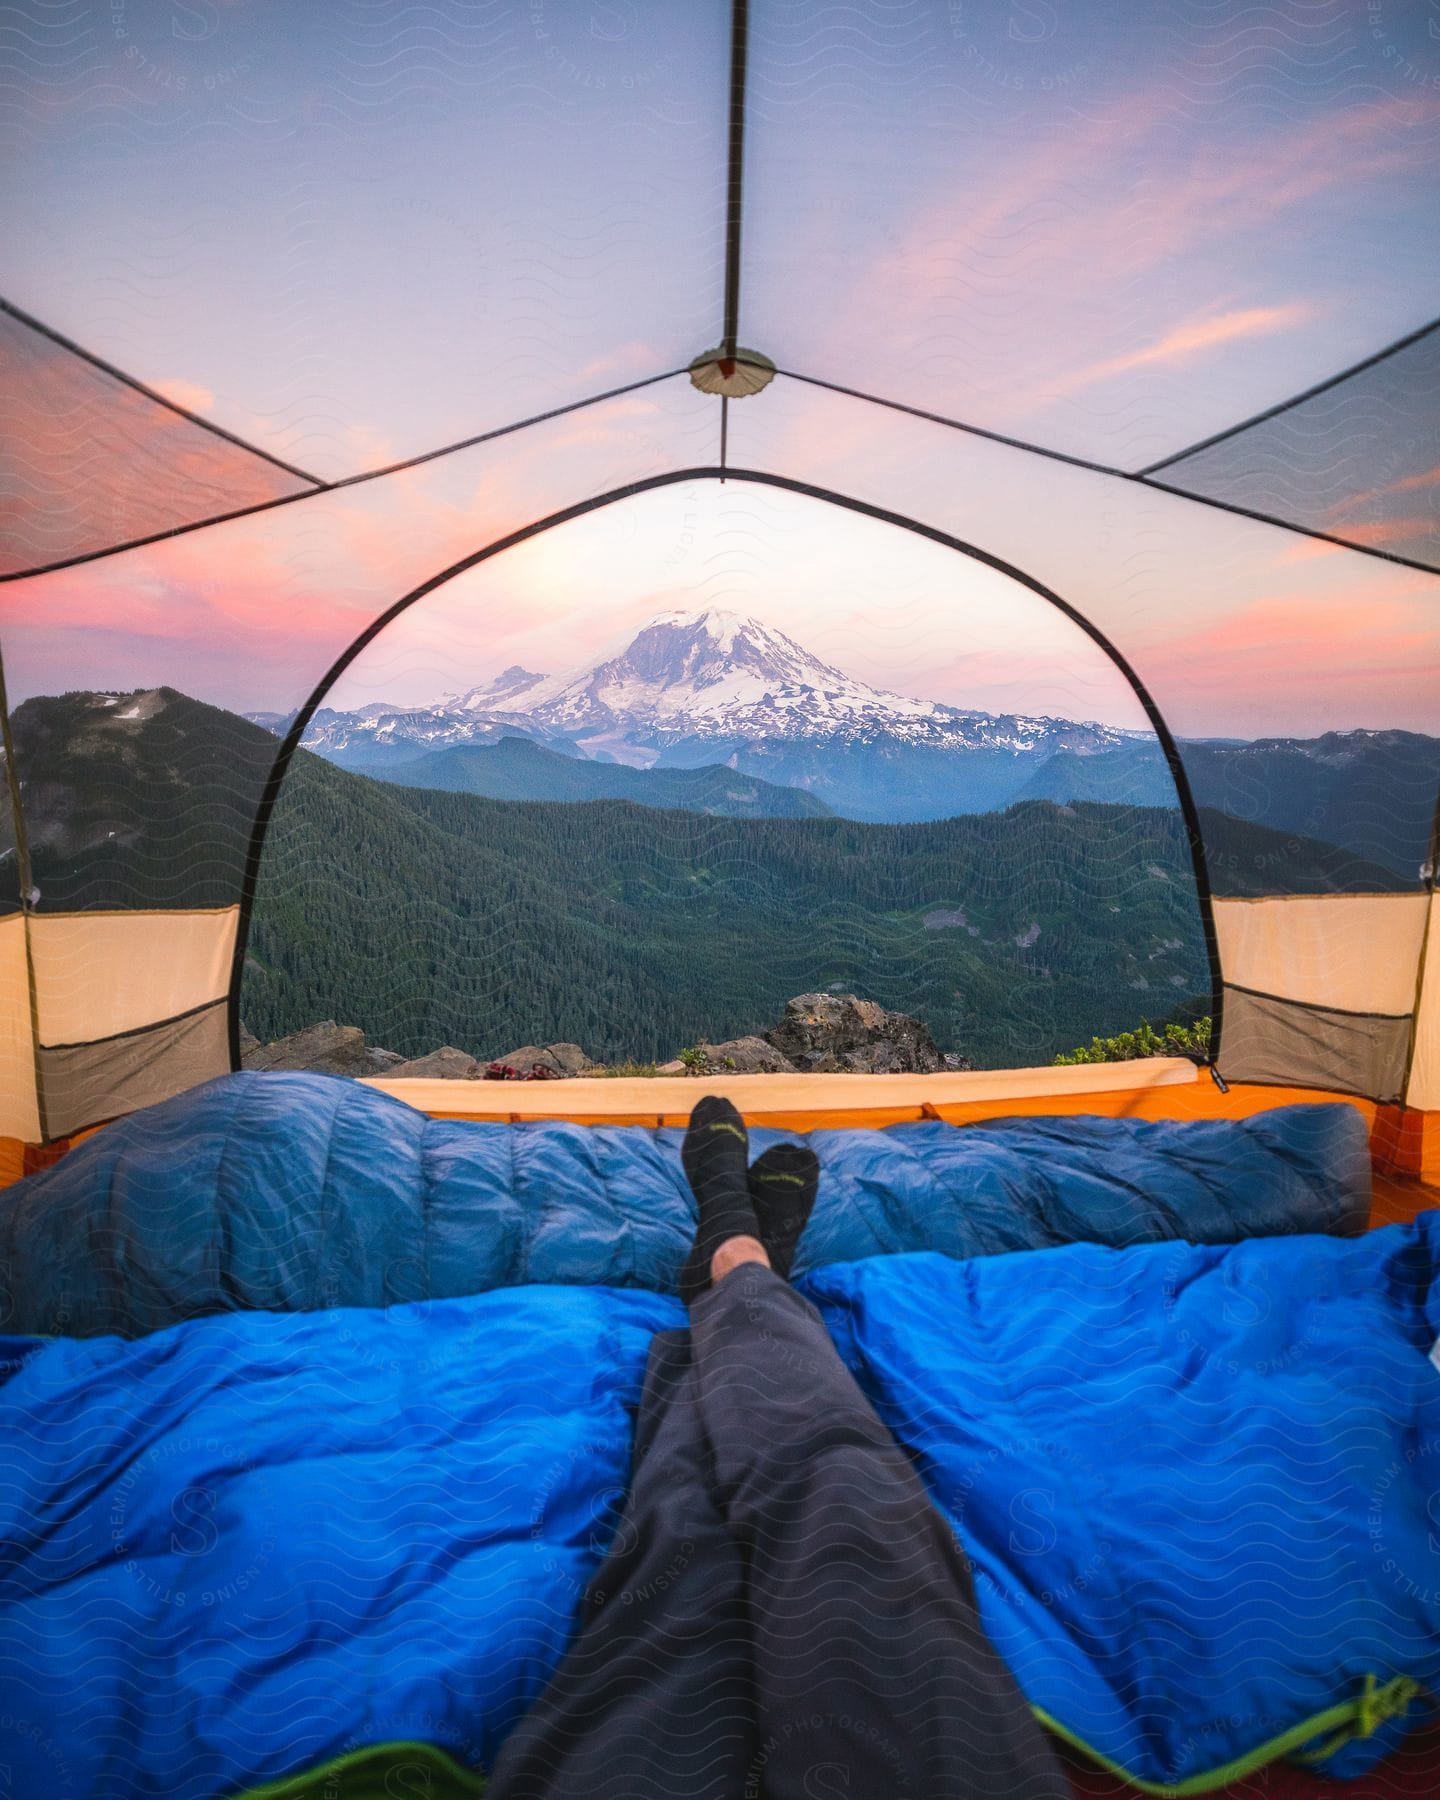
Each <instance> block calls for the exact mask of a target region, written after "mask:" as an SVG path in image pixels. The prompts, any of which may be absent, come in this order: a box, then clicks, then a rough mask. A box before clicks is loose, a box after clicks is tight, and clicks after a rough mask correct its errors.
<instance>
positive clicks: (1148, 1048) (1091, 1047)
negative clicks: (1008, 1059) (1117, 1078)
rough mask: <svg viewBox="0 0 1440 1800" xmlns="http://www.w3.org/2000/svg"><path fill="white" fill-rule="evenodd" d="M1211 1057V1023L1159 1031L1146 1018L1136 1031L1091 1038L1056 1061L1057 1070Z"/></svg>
mask: <svg viewBox="0 0 1440 1800" xmlns="http://www.w3.org/2000/svg"><path fill="white" fill-rule="evenodd" d="M1209 1055H1210V1021H1209V1019H1208V1018H1206V1019H1197V1020H1196V1021H1195V1023H1194V1024H1193V1025H1190V1026H1186V1025H1174V1024H1171V1025H1166V1026H1165V1027H1164V1029H1163V1030H1161V1031H1156V1029H1155V1027H1154V1026H1153V1025H1152V1024H1151V1023H1150V1021H1149V1020H1148V1019H1142V1020H1141V1021H1140V1025H1139V1027H1138V1029H1137V1030H1135V1031H1122V1032H1121V1033H1120V1035H1119V1036H1118V1037H1108V1038H1101V1037H1096V1038H1091V1040H1090V1042H1089V1043H1088V1044H1082V1045H1081V1046H1080V1048H1079V1049H1078V1050H1072V1051H1070V1053H1069V1054H1068V1055H1064V1056H1057V1057H1056V1058H1055V1067H1056V1068H1067V1067H1070V1066H1072V1065H1074V1064H1075V1063H1110V1062H1134V1061H1135V1060H1136V1059H1137V1058H1139V1057H1142V1056H1201V1057H1206V1058H1208V1057H1209Z"/></svg>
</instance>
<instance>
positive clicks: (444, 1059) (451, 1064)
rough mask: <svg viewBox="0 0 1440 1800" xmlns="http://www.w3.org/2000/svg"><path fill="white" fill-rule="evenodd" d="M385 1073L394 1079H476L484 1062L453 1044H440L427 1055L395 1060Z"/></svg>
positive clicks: (478, 1077) (480, 1074) (482, 1069)
mask: <svg viewBox="0 0 1440 1800" xmlns="http://www.w3.org/2000/svg"><path fill="white" fill-rule="evenodd" d="M385 1073H386V1075H387V1076H388V1077H390V1078H392V1079H394V1080H395V1081H478V1080H479V1079H480V1077H481V1076H482V1075H483V1074H484V1073H485V1067H484V1064H483V1063H481V1062H479V1061H477V1060H476V1058H475V1057H473V1056H471V1055H470V1053H469V1052H468V1051H466V1050H457V1049H456V1048H455V1046H454V1045H453V1044H442V1045H441V1046H440V1048H439V1049H438V1050H432V1051H431V1052H430V1054H429V1055H428V1056H413V1057H411V1059H410V1060H409V1062H397V1063H396V1064H395V1066H394V1067H393V1068H391V1069H387V1070H386V1071H385Z"/></svg>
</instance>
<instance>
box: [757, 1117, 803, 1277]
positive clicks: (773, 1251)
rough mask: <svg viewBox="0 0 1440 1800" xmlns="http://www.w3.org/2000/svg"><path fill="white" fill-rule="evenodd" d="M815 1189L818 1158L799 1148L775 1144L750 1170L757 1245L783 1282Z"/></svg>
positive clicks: (789, 1267)
mask: <svg viewBox="0 0 1440 1800" xmlns="http://www.w3.org/2000/svg"><path fill="white" fill-rule="evenodd" d="M819 1185H820V1161H819V1158H818V1157H817V1156H816V1155H815V1152H814V1151H813V1150H809V1149H807V1148H806V1147H805V1146H804V1145H803V1144H776V1145H775V1147H774V1148H773V1149H771V1150H767V1151H766V1152H765V1154H764V1155H763V1156H761V1157H757V1158H756V1160H755V1162H754V1164H753V1165H752V1167H751V1169H750V1200H751V1204H752V1205H753V1206H754V1208H755V1217H756V1218H757V1219H758V1220H759V1221H760V1242H761V1243H762V1244H763V1245H764V1246H765V1252H766V1254H767V1255H768V1256H769V1258H770V1267H771V1268H772V1269H774V1271H775V1273H776V1274H777V1275H783V1276H784V1277H785V1278H786V1280H788V1279H789V1276H790V1269H791V1265H792V1264H793V1263H794V1261H795V1250H796V1246H797V1245H798V1244H799V1242H800V1234H801V1232H803V1231H804V1229H805V1223H806V1221H807V1220H808V1219H809V1217H810V1209H811V1208H812V1207H813V1206H814V1204H815V1192H816V1189H817V1188H818V1187H819Z"/></svg>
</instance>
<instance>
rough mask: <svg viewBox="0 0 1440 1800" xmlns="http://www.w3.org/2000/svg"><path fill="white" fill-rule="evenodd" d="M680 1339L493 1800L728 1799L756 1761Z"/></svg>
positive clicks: (742, 1646)
mask: <svg viewBox="0 0 1440 1800" xmlns="http://www.w3.org/2000/svg"><path fill="white" fill-rule="evenodd" d="M709 1462H710V1451H709V1445H708V1443H707V1441H706V1438H705V1434H704V1429H703V1426H702V1423H701V1417H700V1409H699V1405H698V1397H697V1395H696V1391H695V1375H694V1370H693V1367H692V1365H691V1356H690V1346H689V1334H688V1333H687V1332H684V1331H676V1332H661V1333H660V1334H659V1335H658V1336H657V1337H656V1338H655V1340H654V1342H653V1344H652V1346H651V1351H650V1360H649V1364H648V1366H647V1369H646V1376H645V1388H644V1395H643V1398H642V1401H641V1406H640V1413H639V1417H638V1419H637V1422H636V1434H635V1450H634V1457H633V1463H632V1475H631V1484H630V1492H629V1496H628V1498H627V1500H626V1504H625V1507H624V1510H623V1513H622V1515H621V1519H620V1525H619V1529H618V1530H617V1532H616V1534H615V1538H614V1541H613V1544H612V1546H611V1548H610V1551H609V1553H608V1554H607V1556H606V1557H605V1560H604V1561H603V1562H602V1563H601V1565H600V1567H599V1569H598V1570H597V1571H596V1573H595V1576H594V1579H593V1580H592V1581H591V1583H590V1585H589V1587H588V1588H587V1589H586V1592H585V1597H584V1601H583V1603H582V1606H581V1613H580V1629H579V1632H578V1634H577V1636H576V1638H575V1639H574V1641H573V1642H572V1644H571V1646H570V1648H569V1650H568V1651H567V1652H566V1655H565V1659H564V1661H563V1662H562V1663H561V1665H560V1668H559V1669H558V1670H557V1671H556V1673H555V1676H554V1678H553V1680H552V1681H551V1683H550V1685H549V1687H547V1688H546V1690H545V1692H544V1693H543V1694H542V1695H541V1697H540V1699H539V1700H538V1701H537V1702H536V1704H535V1705H534V1707H533V1708H532V1709H531V1710H530V1712H529V1713H527V1714H526V1715H525V1717H524V1718H523V1719H522V1720H521V1721H520V1723H519V1724H518V1725H517V1726H516V1728H515V1729H514V1731H513V1732H512V1733H511V1734H510V1736H509V1737H508V1738H507V1739H506V1741H505V1744H504V1745H503V1747H502V1749H501V1751H500V1755H499V1757H498V1758H497V1760H496V1764H495V1767H494V1770H493V1772H492V1775H491V1780H490V1785H489V1788H488V1789H487V1793H488V1794H489V1796H490V1800H578V1797H579V1796H582V1795H583V1796H587V1797H589V1800H610V1796H615V1800H620V1797H621V1796H624V1800H695V1797H696V1796H698V1797H699V1800H735V1796H736V1795H738V1794H740V1793H741V1791H742V1784H743V1780H744V1772H745V1770H746V1768H747V1767H748V1766H749V1764H750V1762H751V1761H752V1760H753V1756H754V1714H753V1702H752V1694H751V1674H750V1640H749V1631H748V1628H747V1623H746V1611H745V1596H744V1579H743V1568H742V1565H741V1560H740V1556H739V1552H738V1549H737V1547H736V1545H735V1542H734V1540H733V1538H732V1537H731V1535H730V1533H729V1530H728V1527H727V1526H726V1524H725V1522H724V1520H723V1519H722V1518H721V1516H720V1514H719V1512H718V1511H717V1509H716V1507H715V1505H714V1501H713V1499H712V1497H711V1492H710V1481H711V1470H710V1467H709Z"/></svg>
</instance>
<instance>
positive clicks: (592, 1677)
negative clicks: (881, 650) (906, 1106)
mask: <svg viewBox="0 0 1440 1800" xmlns="http://www.w3.org/2000/svg"><path fill="white" fill-rule="evenodd" d="M488 1792H489V1796H490V1800H559V1797H560V1796H564V1797H565V1800H582V1797H584V1796H591V1797H593V1800H609V1797H611V1796H614V1797H615V1800H621V1796H624V1797H625V1800H750V1797H751V1796H757V1797H758V1796H768V1797H769V1800H803V1797H809V1796H813V1797H815V1800H831V1797H833V1800H894V1797H897V1796H904V1797H908V1796H911V1795H913V1796H915V1800H952V1797H953V1800H960V1797H961V1796H964V1797H965V1800H1070V1795H1071V1790H1070V1786H1069V1784H1068V1782H1067V1781H1066V1780H1065V1778H1064V1776H1063V1775H1062V1774H1061V1772H1060V1768H1059V1765H1058V1764H1057V1762H1056V1759H1055V1756H1054V1754H1053V1752H1052V1751H1051V1749H1050V1746H1049V1743H1048V1741H1047V1740H1046V1738H1045V1736H1044V1734H1043V1733H1042V1732H1041V1730H1040V1727H1039V1726H1038V1725H1037V1724H1036V1722H1035V1720H1034V1718H1033V1716H1032V1715H1031V1713H1030V1711H1029V1709H1028V1707H1027V1706H1026V1704H1025V1702H1024V1700H1023V1699H1022V1697H1021V1695H1020V1693H1019V1690H1018V1689H1017V1688H1016V1686H1015V1683H1014V1681H1013V1679H1012V1678H1011V1676H1010V1674H1009V1671H1008V1670H1007V1669H1006V1668H1005V1666H1004V1665H1003V1663H1001V1661H1000V1659H999V1657H998V1656H997V1655H996V1653H995V1650H994V1648H993V1647H992V1645H991V1644H990V1642H989V1640H988V1639H987V1638H986V1636H985V1633H984V1630H983V1629H982V1627H981V1625H980V1620H979V1617H978V1615H977V1613H976V1609H975V1599H974V1590H973V1587H972V1584H971V1580H970V1575H969V1572H968V1570H967V1569H966V1567H965V1564H964V1561H963V1559H962V1557H961V1556H960V1554H959V1552H958V1551H957V1549H956V1546H955V1543H954V1540H953V1538H952V1537H951V1534H950V1531H949V1529H948V1528H947V1526H946V1524H945V1522H944V1521H943V1519H942V1518H941V1517H940V1515H939V1514H938V1513H937V1512H936V1511H935V1509H934V1507H933V1506H932V1505H931V1503H930V1500H929V1498H928V1496H927V1495H926V1493H925V1491H924V1489H923V1487H922V1486H921V1484H920V1482H919V1480H918V1478H917V1477H916V1475H915V1472H914V1470H913V1469H912V1467H911V1466H910V1463H909V1461H908V1459H907V1458H906V1456H905V1454H904V1452H903V1451H902V1450H901V1449H900V1448H899V1447H898V1446H897V1445H896V1443H895V1441H894V1439H893V1438H892V1437H891V1436H890V1434H889V1432H888V1431H887V1430H886V1429H885V1427H884V1426H883V1425H882V1424H881V1422H880V1420H879V1419H878V1418H877V1416H876V1414H875V1412H874V1410H873V1408H872V1407H871V1406H870V1404H869V1402H868V1401H867V1400H866V1399H865V1398H864V1396H863V1395H862V1394H861V1392H860V1390H859V1389H858V1388H857V1387H856V1385H855V1383H854V1381H853V1380H852V1379H851V1376H850V1374H849V1371H848V1370H847V1369H846V1368H845V1366H844V1364H843V1363H842V1362H841V1361H840V1359H839V1357H838V1356H837V1355H836V1353H835V1349H834V1346H833V1345H832V1344H831V1342H830V1339H829V1336H828V1335H827V1333H826V1331H825V1328H824V1326H823V1325H822V1324H821V1322H820V1316H819V1314H818V1313H817V1312H816V1311H815V1309H814V1307H812V1306H811V1305H810V1304H809V1302H808V1301H806V1300H803V1299H801V1298H800V1296H799V1295H798V1294H796V1293H795V1292H794V1291H793V1290H792V1289H791V1288H790V1287H789V1286H787V1284H786V1283H785V1282H783V1281H782V1280H781V1279H780V1278H779V1277H778V1276H776V1275H774V1274H772V1273H771V1271H770V1270H768V1269H766V1268H764V1267H762V1266H760V1265H758V1264H756V1265H747V1266H745V1267H742V1268H740V1269H737V1270H736V1271H734V1272H733V1273H732V1274H731V1275H729V1276H727V1277H726V1279H725V1280H724V1281H722V1282H721V1283H719V1285H718V1286H717V1287H714V1288H712V1289H710V1290H709V1291H708V1292H707V1293H705V1294H703V1295H702V1296H701V1297H700V1299H699V1300H697V1301H696V1303H695V1304H694V1306H693V1307H692V1308H691V1311H690V1329H689V1330H688V1331H668V1332H661V1333H660V1334H659V1335H658V1336H657V1337H656V1338H655V1340H654V1343H653V1345H652V1347H651V1351H650V1359H649V1364H648V1367H647V1369H646V1375H645V1387H644V1394H643V1397H642V1400H641V1403H640V1412H639V1417H638V1419H637V1422H636V1436H635V1453H634V1466H633V1472H632V1480H631V1487H630V1492H629V1495H628V1498H627V1500H626V1502H625V1505H624V1509H623V1512H622V1514H621V1518H620V1525H619V1529H618V1531H617V1533H616V1536H615V1540H614V1543H613V1545H612V1546H611V1549H610V1551H609V1553H608V1554H607V1555H606V1557H605V1560H604V1562H603V1563H602V1564H601V1566H600V1568H599V1570H598V1571H597V1572H596V1574H595V1577H594V1579H593V1580H592V1582H591V1583H590V1586H589V1588H588V1589H587V1590H586V1593H585V1597H584V1600H583V1602H582V1606H581V1614H580V1630H579V1633H578V1635H577V1637H576V1638H575V1640H574V1642H573V1644H572V1645H571V1647H570V1650H569V1652H568V1653H567V1655H566V1657H565V1660H564V1661H563V1662H562V1664H561V1666H560V1668H559V1669H558V1671H557V1672H556V1674H555V1677H554V1679H553V1680H552V1682H551V1683H550V1686H549V1687H548V1688H547V1690H546V1691H545V1693H544V1694H543V1695H542V1696H541V1698H540V1700H539V1701H538V1702H537V1704H536V1705H535V1706H534V1707H533V1708H532V1710H531V1711H530V1713H529V1714H528V1715H527V1716H526V1717H525V1718H524V1719H523V1720H522V1721H521V1722H520V1724H519V1725H518V1726H517V1728H516V1729H515V1731H514V1732H513V1733H512V1734H511V1736H510V1738H509V1739H508V1740H507V1741H506V1743H505V1745H504V1746H503V1748H502V1750H501V1753H500V1756H499V1758H498V1760H497V1763H496V1767H495V1771H494V1775H493V1778H492V1781H491V1785H490V1788H489V1790H488Z"/></svg>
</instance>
